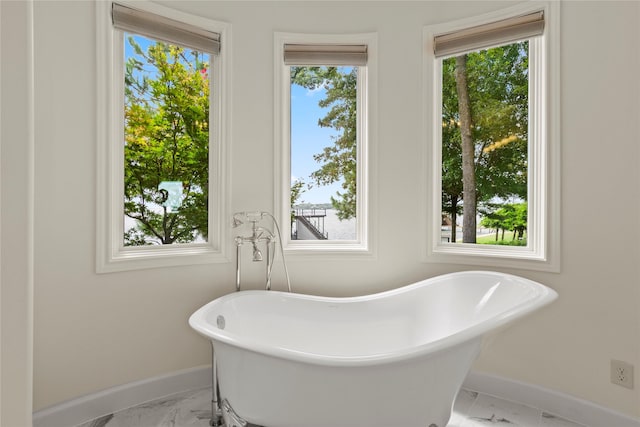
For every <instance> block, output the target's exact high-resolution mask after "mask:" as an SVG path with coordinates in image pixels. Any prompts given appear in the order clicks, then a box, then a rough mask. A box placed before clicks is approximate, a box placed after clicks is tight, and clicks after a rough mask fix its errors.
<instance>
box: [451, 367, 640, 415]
mask: <svg viewBox="0 0 640 427" xmlns="http://www.w3.org/2000/svg"><path fill="white" fill-rule="evenodd" d="M463 387H464V388H466V389H468V390H473V391H477V392H480V393H483V394H488V395H491V396H495V397H498V398H500V399H504V400H509V401H512V402H518V403H522V404H525V405H527V406H532V407H534V408H540V409H542V410H544V411H545V412H548V413H550V414H553V415H557V416H559V417H562V418H566V419H568V420H571V421H574V422H576V423H580V424H584V425H586V426H593V427H598V426H603V427H605V426H606V427H640V420H639V419H637V418H632V417H629V416H627V415H624V414H621V413H619V412H616V411H613V410H611V409H609V408H606V407H604V406H600V405H598V404H596V403H593V402H589V401H587V400H583V399H580V398H577V397H574V396H571V395H568V394H565V393H560V392H558V391H554V390H550V389H547V388H544V387H540V386H537V385H533V384H528V383H524V382H520V381H515V380H511V379H508V378H504V377H499V376H495V375H491V374H486V373H482V372H475V371H471V372H470V373H469V375H467V378H466V379H465V381H464V384H463Z"/></svg>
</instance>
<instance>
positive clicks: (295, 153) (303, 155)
mask: <svg viewBox="0 0 640 427" xmlns="http://www.w3.org/2000/svg"><path fill="white" fill-rule="evenodd" d="M325 94H326V92H325V90H324V89H319V90H315V91H311V90H309V89H306V88H303V87H301V86H298V85H295V84H294V85H291V180H292V181H294V180H296V179H302V180H304V182H305V183H311V182H312V180H311V178H309V175H311V173H312V172H314V171H316V170H318V169H319V168H320V166H321V164H320V163H318V162H316V161H315V160H314V159H313V155H314V154H318V153H321V152H322V149H323V148H324V147H327V146H330V145H333V139H332V136H336V135H337V132H336V131H335V129H332V128H321V127H320V126H318V119H320V118H322V117H324V116H325V115H326V113H327V112H328V111H329V109H328V108H320V107H319V106H318V102H319V101H320V100H321V99H323V98H324V97H325ZM341 189H342V187H341V184H340V183H334V184H332V185H327V186H322V187H315V186H314V187H313V188H312V189H310V190H307V189H306V187H305V192H304V193H303V194H302V195H301V196H300V198H299V199H298V201H299V202H300V203H329V202H330V201H331V200H330V197H331V196H335V194H336V191H339V190H341Z"/></svg>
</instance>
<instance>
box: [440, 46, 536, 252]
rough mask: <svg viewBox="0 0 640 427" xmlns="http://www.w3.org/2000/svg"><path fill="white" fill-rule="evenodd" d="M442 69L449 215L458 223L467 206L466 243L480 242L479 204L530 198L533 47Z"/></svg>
mask: <svg viewBox="0 0 640 427" xmlns="http://www.w3.org/2000/svg"><path fill="white" fill-rule="evenodd" d="M442 70H443V74H442V86H443V89H442V93H443V100H442V120H443V122H442V128H443V130H442V203H443V204H442V210H443V212H447V213H448V214H449V215H450V216H451V218H452V220H453V222H455V216H456V215H457V214H458V213H459V204H460V202H461V201H462V205H463V215H464V222H463V242H465V243H475V234H476V232H475V228H476V213H477V207H478V205H479V204H485V203H488V202H490V201H492V200H495V199H496V198H500V199H503V200H506V199H508V198H510V197H518V198H520V199H523V200H526V198H527V137H528V136H527V127H528V43H527V42H521V43H514V44H511V45H507V46H500V47H496V48H491V49H487V50H482V51H478V52H472V53H467V54H464V55H460V56H458V57H453V58H449V59H445V60H443V64H442ZM452 241H455V240H453V239H452Z"/></svg>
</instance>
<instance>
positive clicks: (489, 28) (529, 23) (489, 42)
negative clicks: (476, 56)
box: [433, 11, 544, 57]
mask: <svg viewBox="0 0 640 427" xmlns="http://www.w3.org/2000/svg"><path fill="white" fill-rule="evenodd" d="M543 32H544V13H543V12H542V11H539V12H534V13H529V14H527V15H522V16H516V17H513V18H509V19H504V20H501V21H496V22H491V23H489V24H484V25H478V26H476V27H471V28H465V29H464V30H459V31H453V32H450V33H446V34H439V35H436V36H435V37H434V40H433V49H434V53H435V55H436V57H442V56H451V55H455V54H460V53H464V52H471V51H474V50H480V49H485V48H488V47H492V46H497V45H503V44H508V43H515V42H517V41H521V40H525V39H528V38H531V37H535V36H539V35H542V33H543Z"/></svg>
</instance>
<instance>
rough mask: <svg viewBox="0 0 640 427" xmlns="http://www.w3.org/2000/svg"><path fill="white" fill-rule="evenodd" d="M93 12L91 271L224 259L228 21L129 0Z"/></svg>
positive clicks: (105, 4) (104, 5) (109, 4)
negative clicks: (94, 217)
mask: <svg viewBox="0 0 640 427" xmlns="http://www.w3.org/2000/svg"><path fill="white" fill-rule="evenodd" d="M97 19H98V25H97V28H98V31H99V36H98V49H97V54H98V74H99V81H100V82H101V83H102V85H101V86H100V87H99V90H98V110H99V111H98V125H99V126H98V127H99V133H98V143H99V147H98V239H97V245H98V248H97V270H98V271H99V272H108V271H119V270H128V269H137V268H148V267H154V266H169V265H183V264H194V263H204V262H214V261H225V260H226V258H225V256H224V252H225V251H224V241H225V238H224V236H223V235H224V234H225V233H226V231H225V229H226V227H223V221H222V218H223V215H224V212H225V208H224V206H225V204H226V200H225V196H224V194H223V187H222V185H223V183H224V182H225V180H226V175H225V174H226V169H225V163H226V162H225V161H223V160H224V156H225V150H224V149H223V142H224V131H225V129H226V127H227V125H226V122H225V120H226V119H227V115H226V114H225V111H224V110H223V105H224V102H223V100H224V97H225V88H224V85H223V81H222V75H223V74H224V73H223V64H224V49H223V47H222V46H221V45H222V44H223V43H224V35H225V33H226V32H227V26H226V25H224V24H220V23H217V22H213V21H210V20H207V19H203V18H200V17H193V16H190V15H187V14H182V13H180V12H178V11H174V10H171V9H167V8H164V7H161V6H158V5H154V4H146V3H145V4H142V3H138V2H131V3H130V2H118V3H115V2H114V3H110V2H104V3H101V4H99V6H98V16H97ZM103 106H104V109H103Z"/></svg>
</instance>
